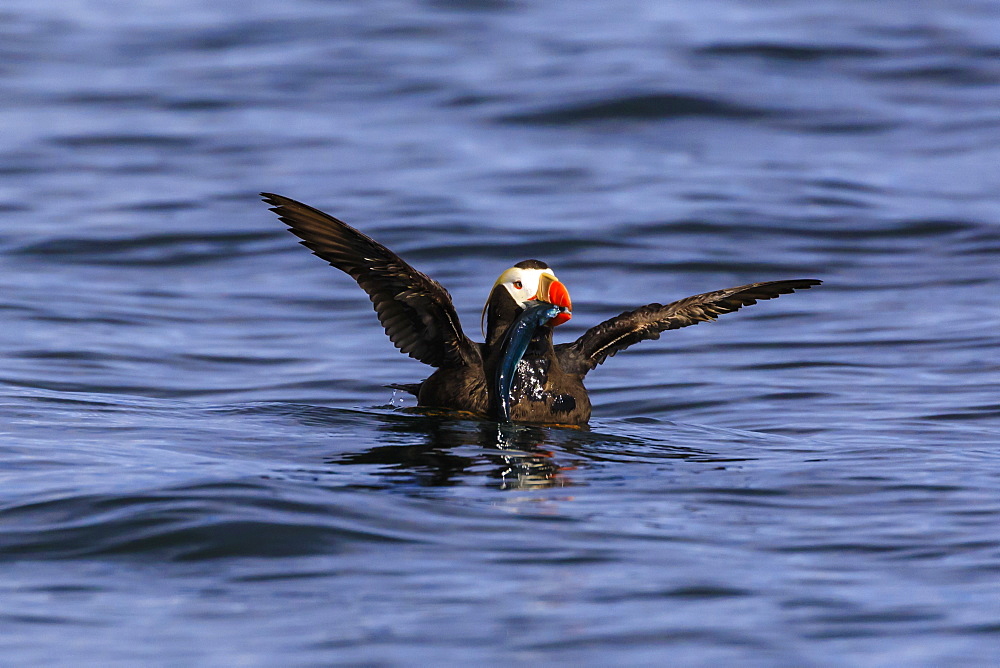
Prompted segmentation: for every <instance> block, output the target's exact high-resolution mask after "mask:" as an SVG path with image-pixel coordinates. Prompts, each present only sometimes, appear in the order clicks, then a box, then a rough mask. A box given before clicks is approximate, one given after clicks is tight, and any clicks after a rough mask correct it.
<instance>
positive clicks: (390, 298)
mask: <svg viewBox="0 0 1000 668" xmlns="http://www.w3.org/2000/svg"><path fill="white" fill-rule="evenodd" d="M261 196H262V197H263V199H264V201H265V202H267V203H268V204H270V205H271V206H272V208H271V211H274V212H275V213H276V214H278V217H279V218H280V219H281V220H282V221H283V222H284V223H285V224H286V225H288V227H289V230H290V231H291V232H292V234H294V235H296V236H297V237H299V238H300V239H302V241H301V243H302V245H303V246H305V247H306V248H308V249H309V250H311V251H312V252H313V253H314V254H315V255H317V256H319V257H321V258H323V259H324V260H326V261H327V262H329V263H330V264H331V265H333V266H334V267H336V268H337V269H340V270H341V271H344V272H346V273H347V274H349V275H350V276H351V277H353V278H354V280H356V281H357V282H358V285H360V286H361V288H362V289H363V290H364V291H365V292H367V293H368V296H369V297H370V298H371V300H372V304H373V305H374V306H375V312H376V313H377V314H378V319H379V322H381V323H382V326H383V327H384V328H385V333H386V334H388V335H389V339H390V340H391V341H392V342H393V344H394V345H395V346H396V347H397V348H399V349H400V350H401V351H402V352H404V353H406V354H407V355H409V356H410V357H412V358H414V359H416V360H419V361H421V362H423V363H424V364H429V365H430V366H433V367H442V366H456V365H466V364H472V363H474V361H475V357H476V356H477V355H478V348H477V347H476V345H475V344H474V343H473V342H472V341H471V340H470V339H469V338H468V337H467V336H465V334H464V333H463V332H462V325H461V323H460V322H459V320H458V314H457V313H456V311H455V306H454V304H452V301H451V295H450V294H448V291H447V290H445V289H444V286H442V285H441V284H440V283H438V282H437V281H435V280H434V279H432V278H430V277H429V276H427V275H426V274H422V273H421V272H419V271H417V270H416V269H414V268H413V267H411V266H410V265H409V264H407V263H406V262H405V261H404V260H403V259H402V258H401V257H399V256H398V255H396V254H395V253H393V252H392V251H390V250H389V249H388V248H386V247H385V246H383V245H382V244H380V243H378V242H377V241H375V240H374V239H372V238H370V237H368V236H367V235H365V234H362V233H361V232H359V231H358V230H356V229H354V228H353V227H351V226H350V225H348V224H347V223H344V222H342V221H340V220H337V219H336V218H334V217H333V216H330V215H327V214H325V213H323V212H322V211H320V210H318V209H314V208H312V207H311V206H307V205H305V204H302V203H301V202H296V201H295V200H293V199H289V198H287V197H283V196H281V195H275V194H273V193H261Z"/></svg>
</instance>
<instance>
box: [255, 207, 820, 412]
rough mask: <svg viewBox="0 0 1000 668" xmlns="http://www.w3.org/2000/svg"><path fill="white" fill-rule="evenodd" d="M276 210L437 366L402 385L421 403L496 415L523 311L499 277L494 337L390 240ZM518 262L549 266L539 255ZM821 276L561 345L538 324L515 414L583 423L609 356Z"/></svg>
mask: <svg viewBox="0 0 1000 668" xmlns="http://www.w3.org/2000/svg"><path fill="white" fill-rule="evenodd" d="M262 196H263V198H264V201H265V202H267V203H268V204H270V205H272V209H271V210H272V211H274V212H275V213H277V214H278V217H279V218H280V219H281V220H282V221H283V222H284V223H285V224H287V225H288V227H289V229H290V230H291V232H292V233H293V234H295V235H296V236H298V237H299V238H300V239H302V242H301V243H302V244H303V245H304V246H306V247H307V248H309V249H310V250H311V251H312V252H313V253H315V254H316V255H318V256H319V257H321V258H323V259H324V260H326V261H327V262H329V263H330V264H331V265H333V266H334V267H337V268H338V269H340V270H342V271H344V272H346V273H347V274H349V275H350V276H351V277H353V278H354V279H355V280H356V281H357V282H358V285H360V286H361V288H362V289H363V290H364V291H365V292H367V293H368V296H369V297H370V298H371V300H372V303H373V304H374V307H375V312H376V313H377V314H378V318H379V321H380V322H381V323H382V326H383V327H384V328H385V331H386V334H388V335H389V338H390V340H391V341H392V342H393V343H394V344H395V345H396V347H397V348H399V349H400V350H401V351H402V352H404V353H406V354H407V355H409V356H410V357H413V358H414V359H417V360H419V361H421V362H423V363H424V364H427V365H429V366H432V367H435V368H436V369H437V370H436V371H435V372H434V373H433V374H431V376H430V377H428V378H427V379H426V380H424V381H423V382H422V383H419V384H411V385H400V386H398V387H400V388H403V389H406V390H408V391H411V392H413V393H414V394H416V396H417V398H418V403H419V404H420V405H423V406H433V407H438V408H448V409H453V410H461V411H468V412H470V413H474V414H477V415H483V416H487V417H494V418H495V416H496V406H497V401H496V397H493V396H491V395H492V389H491V386H492V383H491V382H490V379H491V378H492V377H493V373H494V371H495V369H496V367H497V365H498V364H499V361H500V360H499V359H498V355H499V341H500V339H501V338H502V335H503V333H504V331H505V330H506V328H507V327H509V326H510V325H511V323H512V322H513V321H514V319H515V318H516V317H517V315H518V313H519V312H520V307H519V306H518V304H517V302H515V300H514V299H513V297H511V296H510V294H509V293H508V292H507V291H506V290H505V289H504V288H503V286H501V285H497V286H496V287H495V288H494V290H493V291H492V292H491V294H490V297H489V300H488V302H487V305H486V308H485V314H486V320H487V327H486V332H485V336H486V342H485V343H476V342H474V341H472V340H471V339H470V338H469V337H468V336H466V335H465V333H464V332H463V331H462V326H461V323H460V322H459V319H458V314H457V313H456V312H455V307H454V305H453V304H452V300H451V295H450V294H448V291H447V290H446V289H445V288H444V287H443V286H442V285H441V284H440V283H438V282H437V281H435V280H434V279H432V278H430V277H429V276H427V275H425V274H423V273H421V272H419V271H417V270H416V269H414V268H413V267H411V266H410V265H409V264H408V263H406V262H405V261H404V260H403V259H402V258H400V257H399V256H398V255H396V254H395V253H393V252H392V251H390V250H389V249H388V248H386V247H385V246H383V245H382V244H380V243H378V242H377V241H375V240H373V239H371V238H369V237H368V236H366V235H365V234H362V233H361V232H359V231H357V230H356V229H354V228H353V227H351V226H350V225H347V224H346V223H344V222H342V221H340V220H337V219H336V218H334V217H332V216H330V215H327V214H325V213H323V212H322V211H319V210H317V209H314V208H312V207H310V206H307V205H305V204H302V203H300V202H296V201H295V200H292V199H289V198H287V197H282V196H281V195H275V194H271V193H262ZM517 266H524V267H527V268H545V269H547V267H546V265H545V264H544V263H542V262H539V261H538V260H529V261H525V262H522V263H519V265H517ZM820 283H821V281H818V280H815V279H797V280H784V281H767V282H763V283H752V284H750V285H744V286H740V287H737V288H729V289H727V290H717V291H715V292H708V293H705V294H701V295H695V296H693V297H687V298H685V299H680V300H678V301H675V302H672V303H670V304H666V305H661V304H649V305H647V306H643V307H641V308H638V309H635V310H634V311H628V312H625V313H622V314H621V315H619V316H616V317H614V318H611V319H610V320H607V321H605V322H603V323H601V324H599V325H597V326H596V327H592V328H591V329H589V330H588V331H587V332H586V333H584V334H583V335H582V336H581V337H580V338H579V339H577V340H576V341H574V342H572V343H564V344H560V345H558V346H554V345H553V343H552V327H547V326H543V327H539V328H538V330H537V331H536V333H535V336H534V338H533V339H532V341H531V344H530V345H529V348H528V351H527V352H526V354H525V357H524V360H523V361H522V364H521V366H519V367H518V377H516V378H515V380H514V384H513V387H512V390H511V393H512V395H513V396H512V402H511V403H512V408H511V416H512V419H513V420H514V421H517V422H535V423H550V424H584V423H586V422H587V420H589V419H590V412H591V405H590V399H589V397H588V396H587V390H586V389H585V387H584V385H583V379H584V377H585V376H586V375H587V373H588V372H589V371H590V370H591V369H593V368H595V367H596V366H598V365H599V364H602V363H603V362H604V361H605V360H606V359H607V358H608V357H610V356H613V355H615V354H616V353H618V352H621V351H622V350H624V349H625V348H628V347H629V346H631V345H633V344H635V343H638V342H639V341H644V340H647V339H656V338H659V336H660V334H661V333H662V332H664V331H667V330H670V329H678V328H680V327H687V326H688V325H694V324H697V323H699V322H706V321H709V320H714V319H715V318H716V317H718V316H719V315H722V314H724V313H731V312H733V311H737V310H739V309H740V308H742V307H744V306H749V305H751V304H755V303H756V302H757V301H758V300H762V299H773V298H775V297H777V296H779V295H783V294H788V293H790V292H793V291H795V290H805V289H808V288H811V287H813V286H815V285H819V284H820Z"/></svg>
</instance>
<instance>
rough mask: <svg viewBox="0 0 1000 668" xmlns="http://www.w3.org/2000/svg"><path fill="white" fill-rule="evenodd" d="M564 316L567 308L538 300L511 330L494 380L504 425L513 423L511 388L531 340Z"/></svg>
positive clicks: (506, 336) (531, 304) (508, 332)
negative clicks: (511, 417)
mask: <svg viewBox="0 0 1000 668" xmlns="http://www.w3.org/2000/svg"><path fill="white" fill-rule="evenodd" d="M560 285H561V284H560ZM564 289H565V288H564ZM567 298H568V295H567ZM562 315H566V307H564V306H559V305H556V304H550V303H548V302H543V301H537V300H534V301H531V302H529V303H528V304H527V306H525V308H524V312H523V313H521V315H519V316H518V317H517V320H515V321H514V322H513V324H511V326H510V327H508V328H507V332H506V333H505V334H504V338H503V343H502V344H501V347H500V353H501V358H500V364H499V366H497V370H496V375H495V376H494V379H493V382H494V385H493V387H494V391H495V392H496V398H497V417H498V419H499V420H501V421H502V422H510V405H511V403H512V402H511V396H510V388H511V385H512V384H513V382H514V374H515V373H516V372H517V365H518V364H520V363H521V358H523V357H524V353H525V351H527V349H528V344H529V343H531V337H533V336H534V335H535V330H536V329H538V328H539V327H541V326H542V325H545V324H547V323H549V322H552V321H553V320H555V319H557V318H559V317H560V316H562ZM567 319H568V317H567Z"/></svg>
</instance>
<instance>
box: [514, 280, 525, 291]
mask: <svg viewBox="0 0 1000 668" xmlns="http://www.w3.org/2000/svg"><path fill="white" fill-rule="evenodd" d="M523 287H524V286H523V285H522V284H521V281H514V288H515V289H517V290H520V289H521V288H523Z"/></svg>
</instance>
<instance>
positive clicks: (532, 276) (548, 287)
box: [483, 260, 573, 327]
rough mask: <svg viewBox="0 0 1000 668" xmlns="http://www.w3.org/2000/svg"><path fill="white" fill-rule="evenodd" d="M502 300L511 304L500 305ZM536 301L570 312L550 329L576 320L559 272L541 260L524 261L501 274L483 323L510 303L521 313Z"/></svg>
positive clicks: (563, 315) (555, 320)
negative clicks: (557, 276) (556, 272)
mask: <svg viewBox="0 0 1000 668" xmlns="http://www.w3.org/2000/svg"><path fill="white" fill-rule="evenodd" d="M507 297H509V300H508V299H507ZM500 300H503V301H505V302H507V303H506V304H499V303H497V302H498V301H500ZM533 300H540V301H544V302H549V303H550V304H555V305H556V306H562V307H564V308H566V309H570V310H568V311H567V312H566V313H560V314H559V315H557V316H556V317H554V318H552V319H551V320H549V321H548V322H546V323H545V324H546V325H547V326H548V327H555V326H557V325H561V324H563V323H564V322H566V321H567V320H569V319H570V318H572V317H573V314H572V312H571V309H572V308H573V304H572V302H571V301H570V298H569V291H568V290H567V289H566V286H565V285H563V284H562V283H561V282H560V281H559V279H558V278H556V275H555V272H553V271H552V269H550V268H549V265H547V264H545V263H544V262H542V261H541V260H524V261H523V262H518V263H517V264H515V265H514V266H513V267H511V268H510V269H508V270H506V271H505V272H503V273H502V274H500V278H498V279H497V280H496V282H495V283H494V284H493V290H492V291H491V292H490V298H489V301H487V302H486V306H485V307H483V319H484V320H485V319H486V317H487V314H488V313H489V314H491V315H492V314H493V313H494V312H495V311H496V310H498V309H500V308H502V307H503V306H507V305H509V304H510V301H513V304H512V305H513V306H516V307H517V310H518V311H523V310H524V307H525V305H527V304H528V303H529V302H531V301H533ZM503 310H506V309H503Z"/></svg>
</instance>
